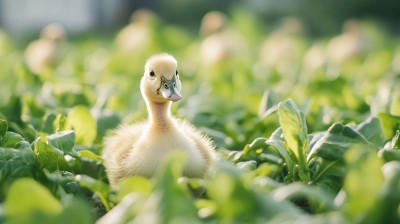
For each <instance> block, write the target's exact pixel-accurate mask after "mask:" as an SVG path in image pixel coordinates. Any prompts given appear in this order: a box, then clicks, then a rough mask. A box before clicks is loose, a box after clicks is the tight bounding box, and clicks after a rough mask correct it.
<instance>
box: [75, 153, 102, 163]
mask: <svg viewBox="0 0 400 224" xmlns="http://www.w3.org/2000/svg"><path fill="white" fill-rule="evenodd" d="M76 155H78V156H79V157H80V158H81V159H83V160H91V161H96V162H99V163H102V162H103V159H102V158H101V157H100V156H98V155H96V154H94V153H93V152H92V151H89V150H81V151H78V152H77V153H76Z"/></svg>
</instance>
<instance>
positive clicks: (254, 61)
mask: <svg viewBox="0 0 400 224" xmlns="http://www.w3.org/2000/svg"><path fill="white" fill-rule="evenodd" d="M398 12H400V2H399V1H396V0H383V1H374V0H353V1H351V2H350V1H345V0H326V1H318V0H281V1H273V0H247V1H244V0H220V1H213V0H193V1H184V0H166V1H160V0H151V1H148V0H147V1H145V0H140V1H139V0H138V1H131V0H114V1H107V0H36V1H30V0H0V87H1V88H0V95H1V96H2V101H0V109H1V108H4V110H3V111H5V112H3V113H0V117H3V118H5V119H8V120H13V119H14V121H15V123H16V124H19V125H26V123H27V124H29V125H32V126H33V127H34V129H35V130H36V131H42V129H43V125H44V123H45V120H46V118H47V114H48V113H49V111H53V112H54V113H60V112H61V113H67V112H68V111H69V110H70V108H72V107H74V106H77V105H84V106H86V107H87V108H90V110H91V113H92V114H93V116H95V119H96V121H97V122H98V130H97V132H98V133H97V138H96V143H100V142H101V141H102V137H103V136H105V135H106V133H107V131H109V130H111V129H112V128H114V127H116V126H117V125H118V124H119V123H124V122H125V123H128V122H134V121H137V120H140V119H144V118H146V116H147V111H146V108H145V105H144V102H143V99H142V97H141V94H140V91H139V88H138V87H139V85H138V83H139V81H140V78H141V75H142V74H143V65H144V63H145V61H146V59H147V58H148V57H149V56H151V55H153V54H155V53H158V52H169V53H171V54H172V55H174V56H175V57H176V58H177V60H178V62H179V72H180V74H182V83H183V90H182V91H183V92H182V93H183V95H184V98H183V99H182V100H181V101H180V102H179V103H178V104H174V106H173V108H172V109H173V112H174V114H176V115H177V116H178V117H183V118H186V119H188V120H190V121H191V122H193V123H194V124H195V125H196V126H198V127H201V128H203V129H204V130H205V131H206V132H207V133H208V134H209V135H210V136H212V138H213V139H214V140H215V141H216V143H217V145H218V146H219V147H224V148H228V149H235V150H237V149H241V148H243V147H244V146H245V145H246V144H248V143H249V142H251V141H252V139H254V138H256V137H257V136H269V135H270V134H271V133H272V132H273V131H274V130H275V129H276V127H278V122H277V116H276V113H274V112H275V111H276V105H277V104H278V103H279V102H281V101H284V100H285V99H287V98H291V99H293V100H294V101H295V102H297V103H298V104H299V105H300V108H301V109H302V110H303V111H304V112H305V115H306V117H307V122H308V124H309V131H310V132H313V131H321V130H324V129H326V128H328V127H329V126H330V125H331V124H332V123H334V122H345V123H346V122H349V123H350V122H356V123H357V122H361V121H363V120H365V119H366V118H367V117H368V116H370V115H371V114H372V115H373V116H377V115H378V114H379V113H388V114H391V115H395V116H399V115H400V91H399V89H398V88H396V85H398V83H399V81H400V80H399V79H400V78H399V74H400V45H399V43H400V41H399V40H400V39H399V34H400V32H399V29H398V24H399V23H400V14H399V13H398ZM21 105H22V106H21ZM7 111H8V112H7ZM15 111H20V116H21V117H22V118H20V117H19V116H15ZM0 112H1V110H0ZM21 119H22V120H21ZM24 122H25V123H24ZM29 125H28V126H29ZM254 127H257V128H254ZM15 130H17V128H15ZM19 133H22V134H24V137H26V138H28V139H30V140H34V139H35V134H32V133H35V132H31V133H30V132H26V131H21V130H20V131H19ZM27 133H28V134H27ZM29 135H30V136H29Z"/></svg>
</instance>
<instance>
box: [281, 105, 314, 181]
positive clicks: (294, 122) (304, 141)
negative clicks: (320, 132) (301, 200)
mask: <svg viewBox="0 0 400 224" xmlns="http://www.w3.org/2000/svg"><path fill="white" fill-rule="evenodd" d="M278 115H279V123H280V125H281V128H282V132H283V137H284V138H285V143H286V144H287V146H288V147H289V149H290V150H291V151H292V152H293V153H294V155H296V158H297V161H298V164H297V166H298V175H299V177H300V179H301V180H302V181H304V182H308V181H310V174H309V171H308V166H307V160H306V156H307V152H308V147H309V146H308V145H309V144H308V136H307V125H306V120H305V118H304V114H303V112H302V111H300V109H299V108H298V107H297V105H296V104H295V103H294V102H293V101H292V100H290V99H288V100H286V101H285V102H283V103H279V105H278ZM295 167H296V166H295Z"/></svg>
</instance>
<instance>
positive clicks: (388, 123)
mask: <svg viewBox="0 0 400 224" xmlns="http://www.w3.org/2000/svg"><path fill="white" fill-rule="evenodd" d="M378 117H379V119H380V120H381V123H382V129H383V133H384V135H385V140H388V139H391V138H392V137H393V135H394V134H395V132H396V130H399V129H400V116H393V115H390V114H385V113H380V114H379V115H378Z"/></svg>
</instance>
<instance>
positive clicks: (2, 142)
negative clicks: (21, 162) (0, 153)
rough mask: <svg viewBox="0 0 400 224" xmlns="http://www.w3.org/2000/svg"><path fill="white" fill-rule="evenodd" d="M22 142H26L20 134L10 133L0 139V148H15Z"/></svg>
mask: <svg viewBox="0 0 400 224" xmlns="http://www.w3.org/2000/svg"><path fill="white" fill-rule="evenodd" d="M22 141H25V139H24V138H23V137H22V136H21V135H20V134H18V133H15V132H11V131H8V132H6V134H5V135H4V136H3V138H1V139H0V146H1V147H8V148H15V147H16V144H17V143H18V142H22Z"/></svg>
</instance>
